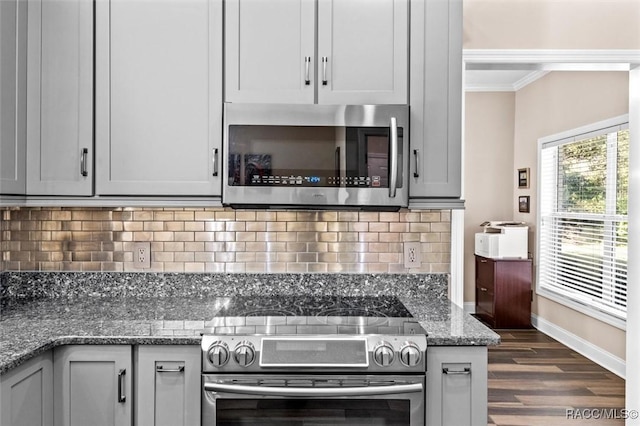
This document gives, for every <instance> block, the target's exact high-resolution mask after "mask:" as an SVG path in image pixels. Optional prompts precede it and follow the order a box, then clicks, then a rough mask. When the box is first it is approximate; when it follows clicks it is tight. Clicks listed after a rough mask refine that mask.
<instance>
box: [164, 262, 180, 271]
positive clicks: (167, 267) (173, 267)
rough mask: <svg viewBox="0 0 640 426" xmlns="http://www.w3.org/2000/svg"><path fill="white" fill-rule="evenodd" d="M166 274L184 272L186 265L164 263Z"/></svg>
mask: <svg viewBox="0 0 640 426" xmlns="http://www.w3.org/2000/svg"><path fill="white" fill-rule="evenodd" d="M162 269H163V271H164V272H184V263H179V262H164V264H163V268H162Z"/></svg>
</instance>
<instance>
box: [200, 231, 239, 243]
mask: <svg viewBox="0 0 640 426" xmlns="http://www.w3.org/2000/svg"><path fill="white" fill-rule="evenodd" d="M211 234H213V235H214V238H207V239H206V240H205V241H235V239H236V233H235V232H215V233H213V232H211Z"/></svg>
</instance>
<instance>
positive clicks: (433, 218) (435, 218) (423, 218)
mask: <svg viewBox="0 0 640 426" xmlns="http://www.w3.org/2000/svg"><path fill="white" fill-rule="evenodd" d="M420 222H422V223H430V222H440V212H439V211H428V212H422V213H420Z"/></svg>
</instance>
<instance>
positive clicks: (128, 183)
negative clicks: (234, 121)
mask: <svg viewBox="0 0 640 426" xmlns="http://www.w3.org/2000/svg"><path fill="white" fill-rule="evenodd" d="M222 35H223V34H222V1H221V0H180V1H141V0H100V1H98V2H96V153H97V155H96V159H97V161H96V171H97V175H96V177H97V181H96V193H97V194H98V195H169V196H170V195H195V196H219V195H220V193H221V180H220V178H221V176H222V169H221V164H220V159H221V152H220V149H221V146H222V140H221V139H222V81H223V80H222Z"/></svg>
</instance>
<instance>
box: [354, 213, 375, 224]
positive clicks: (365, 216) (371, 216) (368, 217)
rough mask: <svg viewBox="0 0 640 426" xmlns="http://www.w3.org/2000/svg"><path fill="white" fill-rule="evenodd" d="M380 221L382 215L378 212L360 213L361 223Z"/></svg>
mask: <svg viewBox="0 0 640 426" xmlns="http://www.w3.org/2000/svg"><path fill="white" fill-rule="evenodd" d="M379 220H380V215H379V213H378V212H359V213H358V221H359V222H378V221H379Z"/></svg>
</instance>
